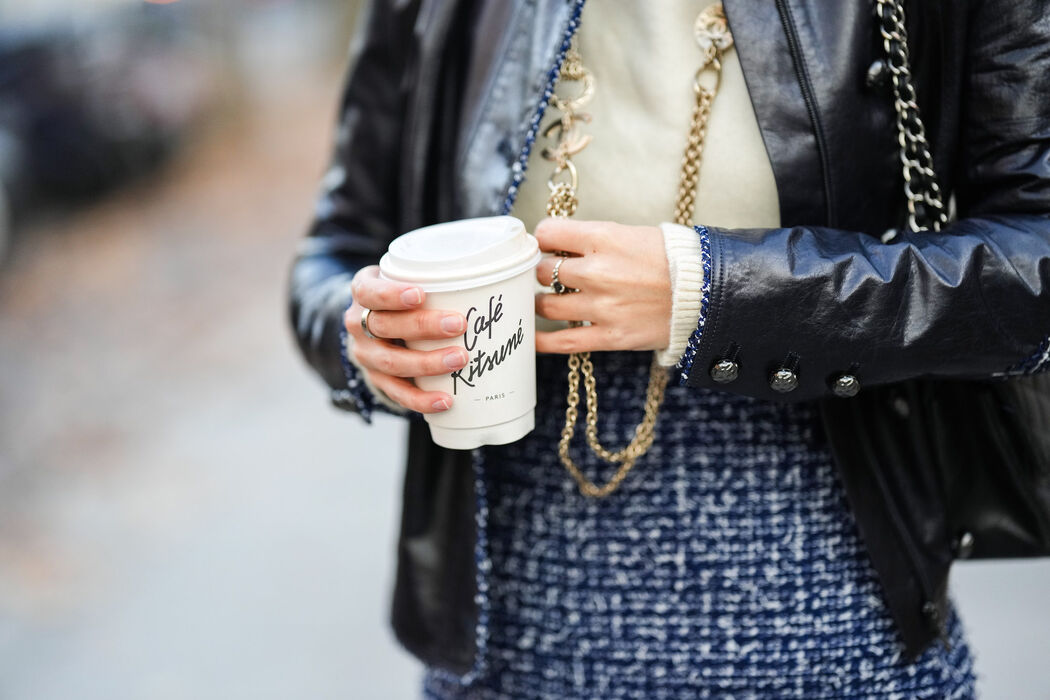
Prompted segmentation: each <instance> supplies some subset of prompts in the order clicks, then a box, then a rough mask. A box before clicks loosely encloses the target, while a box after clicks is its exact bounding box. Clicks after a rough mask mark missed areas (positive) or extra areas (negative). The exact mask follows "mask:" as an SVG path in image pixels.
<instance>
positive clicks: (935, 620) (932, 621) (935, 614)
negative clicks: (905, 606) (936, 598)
mask: <svg viewBox="0 0 1050 700" xmlns="http://www.w3.org/2000/svg"><path fill="white" fill-rule="evenodd" d="M922 616H923V617H925V618H926V624H928V625H929V626H930V628H931V629H934V630H937V631H938V632H939V631H940V629H941V611H940V610H938V609H937V604H936V603H934V602H933V601H931V600H928V601H926V602H925V603H923V604H922Z"/></svg>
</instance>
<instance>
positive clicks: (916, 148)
mask: <svg viewBox="0 0 1050 700" xmlns="http://www.w3.org/2000/svg"><path fill="white" fill-rule="evenodd" d="M875 15H876V17H877V18H878V21H879V32H880V33H881V34H882V44H883V47H884V49H885V51H886V58H887V62H888V65H889V69H890V74H891V76H892V81H893V98H894V99H893V103H894V108H895V109H896V111H897V142H898V144H899V145H900V159H901V166H902V170H903V173H904V195H905V197H907V200H908V228H910V229H911V230H912V231H928V230H930V229H933V230H934V231H940V230H941V227H942V226H943V225H944V224H946V223H948V211H947V208H946V207H945V205H944V200H943V199H942V197H941V188H940V185H938V184H937V174H936V173H935V172H934V170H933V155H932V154H931V153H930V145H929V143H928V142H927V141H926V129H925V127H924V126H923V123H922V117H921V116H920V115H919V105H918V103H917V102H916V100H915V86H914V85H912V80H911V64H910V63H909V60H908V32H907V30H906V29H905V27H904V0H876V1H875Z"/></svg>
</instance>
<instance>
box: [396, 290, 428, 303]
mask: <svg viewBox="0 0 1050 700" xmlns="http://www.w3.org/2000/svg"><path fill="white" fill-rule="evenodd" d="M401 301H402V302H403V303H405V304H408V305H409V306H415V305H416V304H419V303H420V302H422V301H423V295H422V294H420V293H419V290H418V289H406V290H405V291H403V292H401Z"/></svg>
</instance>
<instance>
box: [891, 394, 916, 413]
mask: <svg viewBox="0 0 1050 700" xmlns="http://www.w3.org/2000/svg"><path fill="white" fill-rule="evenodd" d="M892 405H893V410H894V412H895V413H896V414H897V415H898V416H899V417H901V418H907V417H908V416H909V415H911V406H909V405H908V401H907V400H906V399H905V398H904V397H903V396H897V397H895V398H894V399H893V404H892Z"/></svg>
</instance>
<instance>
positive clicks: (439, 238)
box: [379, 216, 540, 450]
mask: <svg viewBox="0 0 1050 700" xmlns="http://www.w3.org/2000/svg"><path fill="white" fill-rule="evenodd" d="M539 261H540V250H539V245H538V244H537V242H536V239H535V238H534V237H533V236H530V235H529V234H528V233H527V232H526V231H525V224H523V223H522V222H521V221H520V220H519V219H515V218H514V217H510V216H493V217H487V218H481V219H463V220H460V221H451V222H448V223H444V224H437V225H435V226H427V227H425V228H421V229H416V230H415V231H410V232H408V233H406V234H404V235H402V236H399V237H398V238H396V239H395V240H394V241H393V242H392V243H391V244H390V248H389V250H387V252H386V254H385V255H383V257H382V259H381V260H380V261H379V269H380V276H382V277H383V278H386V279H390V280H396V281H398V282H409V283H412V284H414V285H417V286H418V287H419V288H420V289H422V290H423V291H424V292H426V299H425V300H424V302H423V308H425V309H448V310H452V311H458V312H460V313H461V314H463V315H464V316H465V317H466V319H467V331H466V333H464V334H463V335H461V336H459V337H458V338H451V339H443V340H420V341H409V342H408V343H407V345H408V347H409V348H411V349H414V350H436V349H438V348H443V347H448V346H449V345H460V346H462V347H463V348H464V349H466V351H467V354H468V356H469V357H470V360H469V361H468V362H467V365H466V366H465V367H464V368H463V369H461V370H458V371H456V372H451V373H449V374H444V375H438V376H431V377H417V378H416V380H415V382H416V384H417V385H418V386H419V387H420V388H421V389H424V390H425V391H445V392H448V393H449V394H451V395H452V408H450V409H449V410H447V411H444V412H442V413H430V414H426V416H425V418H426V421H427V423H429V424H430V435H431V437H432V438H433V440H434V442H436V443H437V444H438V445H441V446H442V447H449V448H453V449H461V450H466V449H472V448H474V447H479V446H481V445H503V444H506V443H508V442H513V441H515V440H518V439H520V438H522V437H524V436H525V435H527V434H528V433H529V432H530V431H531V430H532V429H533V427H534V426H535V409H536V334H535V325H536V324H535V303H534V293H535V277H536V272H535V270H536V265H537V264H538V263H539Z"/></svg>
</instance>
